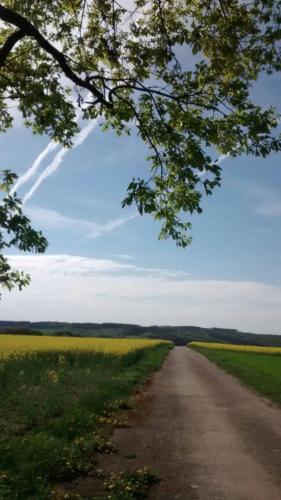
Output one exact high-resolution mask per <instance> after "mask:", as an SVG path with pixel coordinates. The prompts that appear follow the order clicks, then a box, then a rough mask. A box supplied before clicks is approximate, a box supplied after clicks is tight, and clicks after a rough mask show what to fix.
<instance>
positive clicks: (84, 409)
mask: <svg viewBox="0 0 281 500" xmlns="http://www.w3.org/2000/svg"><path fill="white" fill-rule="evenodd" d="M170 347H171V346H169V345H161V346H157V347H154V348H152V349H149V350H139V351H135V352H132V353H130V354H128V355H126V356H123V357H119V358H117V357H113V356H105V355H101V354H92V353H91V354H90V353H89V354H88V353H79V354H77V353H65V352H64V353H63V354H60V353H40V354H37V355H33V356H29V357H23V358H21V359H15V358H14V359H9V360H7V361H5V362H4V363H2V364H0V391H1V406H0V499H1V500H47V499H49V498H52V494H51V491H52V488H53V486H52V485H54V484H56V483H57V482H59V481H62V480H63V481H67V480H70V479H72V478H73V477H75V476H77V475H81V474H87V472H88V471H90V470H92V469H93V468H94V467H95V464H96V455H97V452H98V451H102V452H105V453H110V452H111V451H112V447H111V444H110V443H109V442H108V441H107V439H108V438H105V433H104V432H102V431H101V422H103V420H104V419H103V418H101V416H102V417H106V419H107V421H108V422H110V421H111V416H112V413H113V412H114V411H115V410H117V409H119V408H126V406H127V398H128V397H129V396H130V395H131V394H132V393H133V392H134V390H135V388H136V385H137V384H138V383H140V382H142V381H143V380H144V379H145V378H146V377H147V376H148V375H149V374H150V373H151V372H152V371H154V370H155V369H157V368H159V367H160V366H161V365H162V363H163V360H164V359H165V357H166V355H167V352H168V350H169V348H170ZM112 420H113V421H116V419H115V418H113V419H112ZM107 434H108V432H107Z"/></svg>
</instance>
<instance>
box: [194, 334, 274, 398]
mask: <svg viewBox="0 0 281 500" xmlns="http://www.w3.org/2000/svg"><path fill="white" fill-rule="evenodd" d="M190 346H191V347H192V348H194V349H196V350H197V351H198V352H200V353H202V354H204V356H206V357H207V358H208V359H209V360H210V361H212V362H214V363H216V364H217V365H218V366H219V367H221V368H223V369H224V370H225V371H227V372H228V373H231V374H232V375H235V376H236V377H238V378H239V379H241V380H242V381H243V382H245V383H246V384H248V385H249V386H251V387H253V388H254V389H255V390H257V391H258V392H260V393H261V394H264V395H265V396H267V397H268V398H270V399H271V400H272V401H276V402H277V403H280V404H281V356H280V353H278V352H276V355H274V354H273V353H272V350H270V352H269V353H268V354H266V353H265V351H262V348H261V354H257V353H256V352H249V351H248V352H242V351H241V347H242V346H239V348H240V352H239V351H238V350H237V351H236V352H235V351H232V350H222V349H218V350H216V349H215V348H211V349H210V348H208V349H207V348H206V347H201V346H199V343H197V345H196V346H195V345H194V344H191V345H190ZM232 347H233V346H232ZM235 347H236V346H235ZM245 347H246V348H247V347H248V346H245ZM277 351H278V350H277Z"/></svg>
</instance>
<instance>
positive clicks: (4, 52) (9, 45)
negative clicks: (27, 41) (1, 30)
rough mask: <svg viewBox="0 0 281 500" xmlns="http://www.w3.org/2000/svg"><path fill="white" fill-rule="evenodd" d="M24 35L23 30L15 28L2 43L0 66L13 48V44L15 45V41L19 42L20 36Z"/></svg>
mask: <svg viewBox="0 0 281 500" xmlns="http://www.w3.org/2000/svg"><path fill="white" fill-rule="evenodd" d="M25 36H26V35H25V33H24V32H23V31H21V30H17V31H14V33H12V34H11V35H10V36H9V37H8V38H7V40H6V42H5V43H4V45H3V46H2V47H1V49H0V67H1V66H3V64H4V63H5V61H6V59H7V57H8V55H9V54H10V52H11V51H12V50H13V48H14V46H15V45H16V43H17V42H19V41H20V40H21V39H22V38H24V37H25Z"/></svg>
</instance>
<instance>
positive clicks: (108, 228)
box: [0, 75, 281, 334]
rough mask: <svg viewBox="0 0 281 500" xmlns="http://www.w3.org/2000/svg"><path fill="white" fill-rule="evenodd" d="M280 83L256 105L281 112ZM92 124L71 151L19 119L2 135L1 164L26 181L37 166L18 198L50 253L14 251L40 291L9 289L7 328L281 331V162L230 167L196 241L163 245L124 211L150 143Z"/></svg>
mask: <svg viewBox="0 0 281 500" xmlns="http://www.w3.org/2000/svg"><path fill="white" fill-rule="evenodd" d="M280 83H281V82H280V77H279V76H276V75H273V76H271V77H270V78H269V79H268V78H267V79H265V78H263V79H262V80H261V81H260V82H259V84H258V85H257V86H256V88H255V91H254V92H255V98H256V100H257V101H258V102H259V103H260V104H261V105H268V104H269V103H272V104H273V105H275V106H276V107H277V108H278V109H279V110H281V97H280ZM83 126H84V127H86V128H85V129H84V130H83V131H82V132H81V134H80V135H79V136H78V137H77V138H76V139H75V146H76V147H74V148H73V149H72V150H71V151H65V150H62V148H61V147H59V146H57V147H55V146H54V145H50V143H49V140H48V138H47V137H39V136H34V135H32V133H31V132H30V131H29V130H26V129H25V128H23V126H22V124H21V121H20V120H19V119H18V118H17V117H16V121H15V126H14V127H13V129H11V130H10V131H9V132H8V133H6V134H1V135H0V155H1V161H0V165H1V167H0V168H9V169H11V170H13V171H15V172H16V173H17V174H18V175H19V176H22V175H24V174H26V172H28V171H29V169H30V168H31V166H33V174H34V175H33V176H32V177H31V178H27V177H25V178H23V180H24V182H23V183H22V184H21V185H19V186H18V187H17V193H18V195H19V197H20V198H22V199H23V200H24V210H25V212H26V214H27V215H28V216H29V218H30V219H31V221H32V225H33V226H34V227H35V228H37V229H41V230H42V232H43V233H44V235H45V236H46V237H47V239H48V241H49V247H48V250H47V252H46V253H45V254H44V255H34V254H23V253H21V254H20V253H19V252H18V251H15V250H11V251H10V252H9V258H10V262H11V264H12V265H13V266H14V267H16V268H18V269H22V270H25V271H27V272H29V273H30V275H31V278H32V283H31V285H30V286H29V287H27V288H25V289H24V290H22V291H21V292H20V291H18V290H14V291H12V292H8V291H4V292H3V293H2V300H1V302H0V320H29V321H52V320H57V321H70V322H73V321H75V322H123V323H137V324H143V325H151V324H159V325H168V324H169V325H198V326H207V327H227V328H237V329H240V330H242V331H251V332H256V333H279V334H281V265H280V264H281V231H280V229H281V196H280V195H281V182H280V181H281V169H280V157H281V155H280V154H271V155H270V156H269V157H268V158H266V159H259V158H255V157H246V156H242V157H240V158H236V159H231V158H227V159H225V160H224V161H223V162H222V164H221V166H222V168H223V182H222V187H221V188H219V189H217V190H216V191H215V192H214V194H213V195H212V196H210V197H207V198H205V199H204V201H203V209H204V210H203V214H201V215H196V216H193V217H192V219H191V220H192V224H193V228H192V236H193V242H192V244H191V245H190V246H189V247H187V248H186V249H181V248H178V247H177V246H176V245H175V243H174V242H173V241H159V240H158V239H157V234H158V230H159V227H158V225H157V223H155V222H154V221H153V219H152V218H150V217H149V216H144V217H140V216H139V215H138V214H137V212H136V209H135V208H133V207H132V208H130V209H122V208H121V201H122V199H123V198H124V196H125V194H126V187H127V185H128V183H129V182H130V180H131V179H132V177H133V176H142V175H144V176H145V177H147V176H148V172H149V165H148V163H147V161H146V160H145V158H146V156H147V151H146V149H145V147H144V145H143V144H142V142H141V140H140V138H138V137H137V136H135V135H134V134H133V135H132V136H131V137H127V136H126V137H121V138H120V137H116V136H115V135H114V133H113V132H102V131H101V129H100V126H99V124H98V123H95V122H92V123H90V124H89V123H88V124H84V125H83ZM45 148H48V149H47V150H46V149H45ZM43 151H44V153H43V154H42V152H43ZM39 155H41V156H39ZM38 157H39V158H38ZM40 159H41V160H42V161H41V162H40ZM36 160H37V162H36ZM34 162H35V163H34Z"/></svg>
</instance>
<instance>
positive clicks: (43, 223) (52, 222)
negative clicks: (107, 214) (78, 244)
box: [25, 206, 137, 238]
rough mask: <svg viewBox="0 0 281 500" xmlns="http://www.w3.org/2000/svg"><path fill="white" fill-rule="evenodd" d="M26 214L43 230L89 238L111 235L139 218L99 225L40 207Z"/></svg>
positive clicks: (32, 207) (123, 218)
mask: <svg viewBox="0 0 281 500" xmlns="http://www.w3.org/2000/svg"><path fill="white" fill-rule="evenodd" d="M25 212H26V213H27V215H28V216H29V217H30V219H31V220H32V223H33V225H34V224H35V225H38V227H40V228H41V229H53V230H61V229H63V230H72V231H75V230H76V231H78V230H79V231H82V232H83V235H84V236H86V237H88V238H99V237H100V236H103V235H105V234H107V233H110V232H112V231H114V230H115V229H117V228H118V227H120V226H123V225H124V224H126V222H129V221H130V220H132V219H135V218H136V217H137V214H136V213H134V214H130V215H127V216H123V217H118V218H116V219H112V220H110V221H108V222H105V223H97V222H92V221H88V220H84V219H75V218H72V217H67V216H65V215H63V214H61V213H60V212H57V211H56V210H50V209H47V208H42V207H38V206H29V207H27V208H26V209H25Z"/></svg>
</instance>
